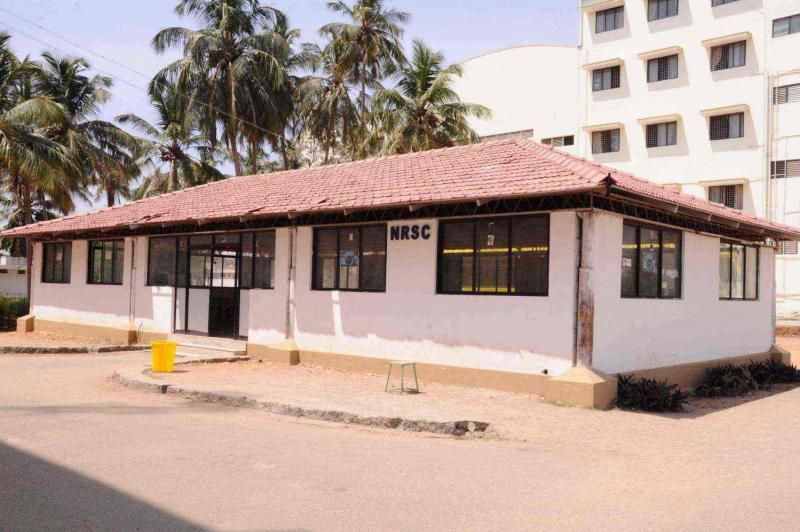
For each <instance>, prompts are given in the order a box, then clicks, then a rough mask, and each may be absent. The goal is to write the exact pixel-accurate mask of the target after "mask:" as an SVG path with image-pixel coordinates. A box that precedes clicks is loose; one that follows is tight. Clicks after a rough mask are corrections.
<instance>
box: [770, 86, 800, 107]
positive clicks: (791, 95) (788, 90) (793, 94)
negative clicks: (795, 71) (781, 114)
mask: <svg viewBox="0 0 800 532" xmlns="http://www.w3.org/2000/svg"><path fill="white" fill-rule="evenodd" d="M795 102H800V83H793V84H791V85H783V86H781V87H775V89H774V93H773V97H772V103H774V104H775V105H781V104H784V103H795Z"/></svg>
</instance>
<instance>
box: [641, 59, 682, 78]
mask: <svg viewBox="0 0 800 532" xmlns="http://www.w3.org/2000/svg"><path fill="white" fill-rule="evenodd" d="M677 77H678V54H675V55H668V56H666V57H659V58H656V59H651V60H649V61H648V62H647V82H648V83H655V82H657V81H665V80H668V79H675V78H677Z"/></svg>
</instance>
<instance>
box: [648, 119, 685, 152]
mask: <svg viewBox="0 0 800 532" xmlns="http://www.w3.org/2000/svg"><path fill="white" fill-rule="evenodd" d="M677 143H678V123H677V122H665V123H663V124H648V126H647V147H648V148H659V147H661V146H674V145H676V144H677Z"/></svg>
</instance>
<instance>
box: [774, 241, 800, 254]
mask: <svg viewBox="0 0 800 532" xmlns="http://www.w3.org/2000/svg"><path fill="white" fill-rule="evenodd" d="M777 253H778V255H797V242H787V241H781V242H778V249H777Z"/></svg>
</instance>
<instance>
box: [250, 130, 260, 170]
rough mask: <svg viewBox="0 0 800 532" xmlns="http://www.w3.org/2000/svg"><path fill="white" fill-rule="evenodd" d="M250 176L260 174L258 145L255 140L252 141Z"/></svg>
mask: <svg viewBox="0 0 800 532" xmlns="http://www.w3.org/2000/svg"><path fill="white" fill-rule="evenodd" d="M249 159H250V174H252V175H255V174H257V173H258V143H257V142H256V141H255V140H252V139H251V140H250V157H249Z"/></svg>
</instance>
